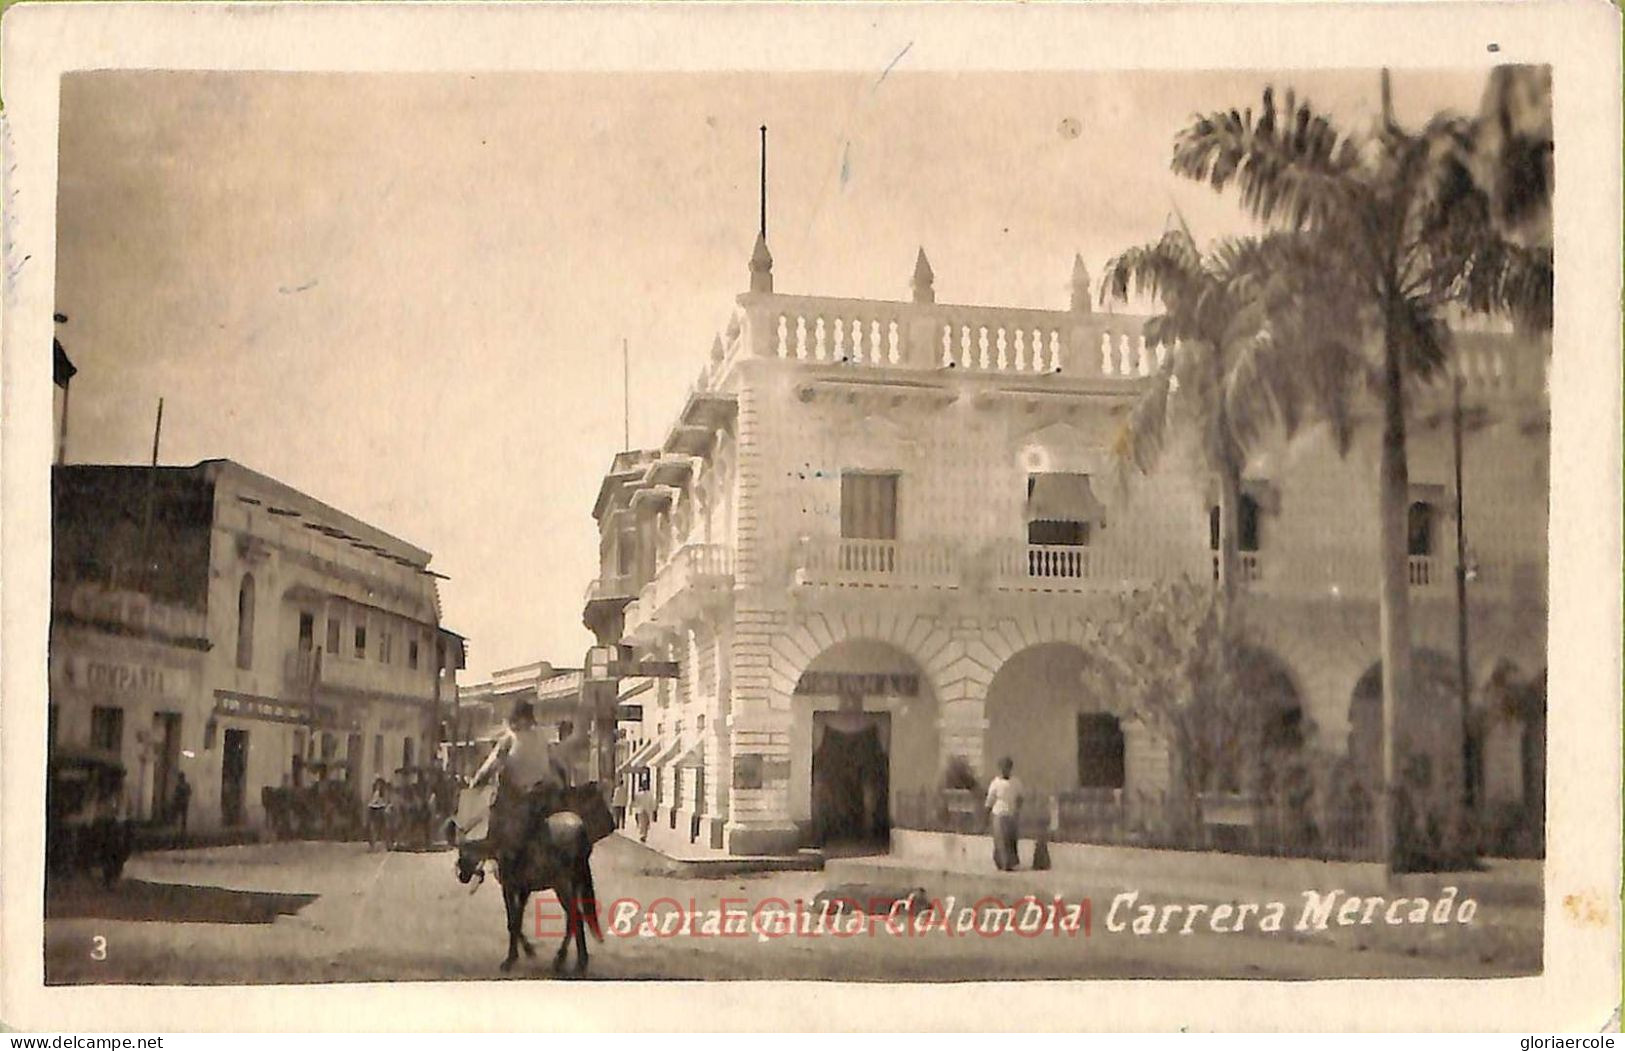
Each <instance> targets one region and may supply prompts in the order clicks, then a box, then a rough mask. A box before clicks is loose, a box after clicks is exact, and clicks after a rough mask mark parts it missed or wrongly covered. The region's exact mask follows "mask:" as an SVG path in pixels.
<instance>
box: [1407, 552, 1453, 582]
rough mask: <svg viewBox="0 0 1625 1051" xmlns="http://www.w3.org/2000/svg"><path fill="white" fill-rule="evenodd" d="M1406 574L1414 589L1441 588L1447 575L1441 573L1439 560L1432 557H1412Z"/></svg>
mask: <svg viewBox="0 0 1625 1051" xmlns="http://www.w3.org/2000/svg"><path fill="white" fill-rule="evenodd" d="M1406 573H1407V575H1408V577H1409V579H1410V584H1411V587H1413V588H1434V587H1439V586H1440V585H1442V584H1443V583H1444V578H1445V576H1446V575H1447V574H1445V573H1444V572H1442V571H1441V567H1440V566H1439V560H1438V559H1436V558H1434V557H1433V556H1432V555H1411V556H1410V558H1409V561H1408V564H1407V566H1406Z"/></svg>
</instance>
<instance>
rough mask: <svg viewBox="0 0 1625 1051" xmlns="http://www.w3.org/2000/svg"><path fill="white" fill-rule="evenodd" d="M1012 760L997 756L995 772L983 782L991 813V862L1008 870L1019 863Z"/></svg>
mask: <svg viewBox="0 0 1625 1051" xmlns="http://www.w3.org/2000/svg"><path fill="white" fill-rule="evenodd" d="M1015 767H1016V764H1015V760H1013V759H1011V758H1010V757H1009V756H1005V757H1004V758H1003V759H1000V760H999V776H998V777H995V778H994V779H993V781H992V783H990V784H989V785H988V786H987V809H988V811H989V813H991V814H992V817H993V864H994V865H996V866H998V868H999V869H1000V871H1003V872H1010V871H1012V870H1014V869H1017V868H1020V867H1021V857H1020V854H1019V853H1018V852H1017V824H1016V822H1017V818H1018V816H1019V815H1020V813H1021V792H1022V789H1021V782H1020V781H1018V780H1016V778H1015V776H1014V775H1013V773H1012V771H1013V770H1015Z"/></svg>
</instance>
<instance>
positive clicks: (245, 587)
mask: <svg viewBox="0 0 1625 1051" xmlns="http://www.w3.org/2000/svg"><path fill="white" fill-rule="evenodd" d="M253 666H254V578H253V577H252V576H250V575H248V574H244V575H243V582H242V584H240V585H239V586H238V588H237V667H239V668H252V667H253Z"/></svg>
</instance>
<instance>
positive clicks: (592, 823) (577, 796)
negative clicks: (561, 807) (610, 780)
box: [564, 781, 615, 843]
mask: <svg viewBox="0 0 1625 1051" xmlns="http://www.w3.org/2000/svg"><path fill="white" fill-rule="evenodd" d="M564 798H565V806H566V809H568V810H573V811H574V812H575V814H576V816H577V817H579V818H581V823H582V825H583V826H584V827H585V828H586V830H587V838H588V839H589V840H591V841H592V842H594V843H597V842H598V841H599V840H601V839H603V838H605V837H606V836H608V835H610V834H611V833H613V832H614V831H615V815H614V813H613V812H611V811H610V809H609V804H608V803H606V802H605V801H604V793H603V792H602V791H601V790H600V789H599V787H598V782H596V781H592V782H589V783H588V784H584V785H577V786H575V787H574V788H570V789H567V790H566V791H565V794H564Z"/></svg>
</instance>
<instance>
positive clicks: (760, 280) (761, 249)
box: [750, 124, 773, 292]
mask: <svg viewBox="0 0 1625 1051" xmlns="http://www.w3.org/2000/svg"><path fill="white" fill-rule="evenodd" d="M761 220H762V221H761V225H760V226H759V227H758V228H757V231H756V247H755V249H754V250H753V251H752V252H751V253H750V290H751V291H752V292H771V291H773V253H772V252H769V251H768V250H767V125H766V124H763V125H762V212H761Z"/></svg>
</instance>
